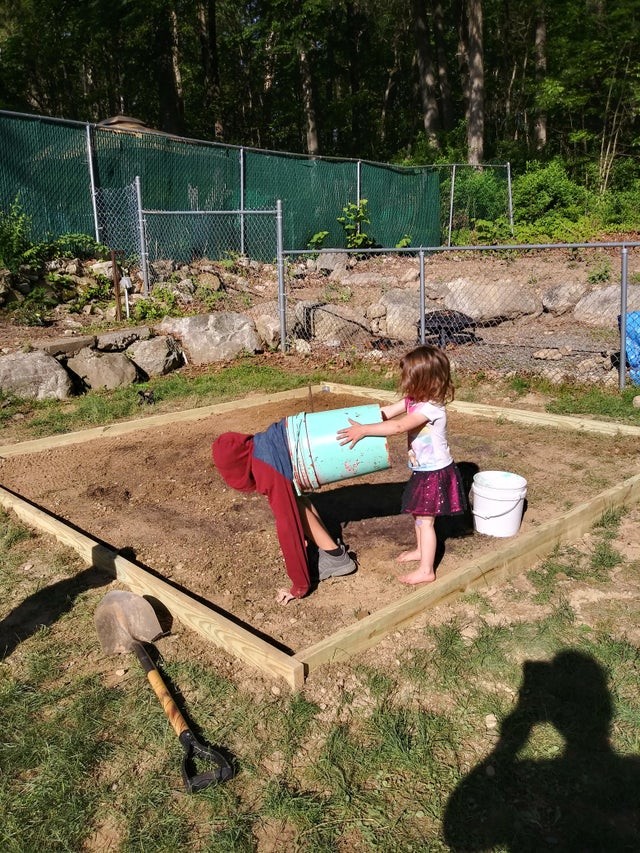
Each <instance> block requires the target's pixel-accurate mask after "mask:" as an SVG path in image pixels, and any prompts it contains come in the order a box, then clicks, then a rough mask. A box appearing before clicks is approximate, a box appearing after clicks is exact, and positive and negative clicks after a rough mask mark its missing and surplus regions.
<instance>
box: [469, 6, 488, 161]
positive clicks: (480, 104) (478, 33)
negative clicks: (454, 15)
mask: <svg viewBox="0 0 640 853" xmlns="http://www.w3.org/2000/svg"><path fill="white" fill-rule="evenodd" d="M467 50H468V57H469V60H468V68H469V112H468V120H467V160H468V162H469V165H471V166H479V165H480V164H481V163H482V160H483V158H484V59H483V41H482V0H467Z"/></svg>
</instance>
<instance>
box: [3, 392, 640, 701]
mask: <svg viewBox="0 0 640 853" xmlns="http://www.w3.org/2000/svg"><path fill="white" fill-rule="evenodd" d="M322 392H325V393H334V394H351V395H353V396H359V397H363V398H366V399H368V400H376V401H382V402H390V401H393V400H396V399H397V395H396V394H395V393H393V392H389V391H381V390H380V389H376V388H365V387H361V386H352V385H344V384H339V383H332V382H327V383H321V384H319V385H313V386H305V387H304V388H299V389H293V390H290V391H281V392H278V393H274V394H270V395H252V396H248V397H245V398H243V399H240V400H233V401H230V402H227V403H220V404H217V405H212V406H203V407H201V408H199V409H189V410H187V411H183V412H171V413H168V414H161V415H152V416H149V417H146V418H143V419H139V420H135V421H125V422H121V423H117V424H112V425H109V426H106V427H97V428H94V429H87V430H82V431H79V432H72V433H65V434H63V435H56V436H50V437H48V438H42V439H35V440H32V441H24V442H20V443H17V444H8V445H3V446H0V457H10V456H16V455H23V454H29V453H38V452H40V451H43V450H48V449H51V448H54V447H62V446H66V445H70V444H79V443H82V442H86V441H91V440H93V439H96V438H105V437H113V436H118V435H125V434H128V433H131V432H136V431H139V430H145V429H152V428H154V427H157V426H164V425H166V424H174V423H176V422H177V421H192V420H200V419H202V418H205V417H210V416H211V415H215V414H218V413H222V412H226V411H237V410H238V409H240V408H241V409H247V408H254V407H257V406H260V405H265V404H269V403H276V402H279V401H284V400H301V401H303V400H304V399H305V398H309V397H310V396H311V395H312V394H318V393H322ZM450 407H451V409H453V410H454V411H456V412H460V413H461V414H465V415H469V416H472V417H482V418H488V419H492V420H506V421H511V422H513V423H520V424H526V425H533V426H549V427H554V428H556V429H571V430H578V431H585V432H594V433H601V434H603V435H609V436H612V437H615V436H616V435H636V436H638V437H639V438H640V428H639V427H634V426H630V425H627V424H616V423H611V422H607V421H594V420H589V419H587V418H573V417H569V416H562V415H548V414H546V413H543V412H529V411H525V410H519V409H509V408H504V407H497V406H488V405H484V404H479V403H464V402H454V403H451V404H450ZM638 501H640V473H639V474H636V475H634V476H632V477H630V478H628V479H626V480H624V481H623V482H621V483H619V484H618V485H616V486H613V487H612V488H610V489H607V490H606V491H604V492H601V493H600V494H598V495H596V496H595V497H594V498H592V499H591V500H589V501H587V502H585V503H583V504H580V505H579V506H576V507H574V508H573V509H571V510H570V511H569V512H567V513H565V514H564V515H562V516H560V517H559V518H556V519H554V520H552V521H549V522H547V523H546V524H543V525H541V526H540V527H538V528H537V529H536V530H532V531H530V532H529V533H527V534H524V535H522V536H519V537H518V538H517V539H516V540H509V541H508V542H506V543H505V545H504V547H502V548H498V549H497V550H496V551H495V552H493V553H492V554H489V555H487V556H485V557H483V558H481V559H479V560H471V561H469V562H467V563H465V564H464V565H462V566H460V567H459V568H457V569H455V570H454V571H452V572H450V573H449V574H447V575H445V576H444V577H443V578H441V579H439V580H438V583H436V584H432V585H429V586H427V587H422V588H419V589H416V590H414V591H412V592H411V593H409V594H408V595H407V596H405V597H404V598H402V599H400V600H398V601H395V602H393V603H392V604H389V605H387V606H386V607H383V608H381V609H380V610H378V611H376V612H375V613H372V614H370V615H369V616H367V617H365V618H364V619H361V620H359V621H358V622H356V623H354V624H353V625H350V626H348V627H346V628H343V629H340V630H339V631H337V632H336V633H334V634H332V635H330V636H329V637H326V638H325V639H323V640H320V641H319V642H318V643H315V644H314V645H312V646H309V647H308V648H306V649H303V650H301V651H298V652H295V653H294V654H291V653H289V652H287V651H283V650H282V648H281V647H279V645H278V644H277V643H276V641H275V640H271V639H270V638H268V637H265V636H264V634H262V633H261V632H260V631H258V630H257V629H255V628H253V627H252V626H250V625H246V624H245V623H243V622H242V621H241V620H240V619H238V618H236V617H235V616H233V614H231V613H226V612H225V611H224V610H222V609H221V608H218V607H215V606H214V605H212V604H210V603H208V602H205V601H203V600H202V599H200V598H198V597H197V596H195V595H192V594H191V593H189V592H187V591H185V590H183V589H180V588H179V587H177V586H175V585H174V584H172V583H170V582H169V581H167V580H165V579H164V578H162V577H161V576H160V575H158V574H156V573H154V572H153V571H151V570H149V569H147V568H144V567H142V566H139V565H137V564H136V563H134V562H133V561H131V560H128V559H126V558H125V557H123V556H122V555H120V554H119V553H118V552H117V551H115V550H113V549H112V548H110V547H109V546H108V545H106V544H105V543H103V542H99V541H98V540H96V539H93V538H92V537H90V536H88V535H86V534H85V533H83V532H81V531H79V530H78V529H76V528H75V527H73V526H72V525H71V524H69V523H67V522H65V521H63V520H61V519H59V518H57V517H56V516H55V515H53V514H52V513H49V512H47V511H45V510H44V509H42V508H40V507H38V506H36V505H35V504H34V503H32V502H30V501H28V500H26V499H24V498H22V497H20V496H19V495H16V494H15V493H13V492H11V491H9V490H8V489H5V488H3V487H1V486H0V505H1V506H2V507H4V508H5V509H7V510H11V511H12V512H14V513H15V514H16V515H17V516H18V517H19V518H20V519H21V520H22V521H23V522H25V523H26V524H27V525H28V526H31V527H34V528H36V529H37V530H40V531H42V532H43V533H46V534H49V535H52V536H54V537H55V538H56V539H57V540H58V541H60V542H61V543H63V544H64V545H67V546H68V547H71V548H73V549H74V550H75V551H76V552H77V553H78V554H79V555H80V556H81V558H82V559H83V560H85V561H86V562H87V563H89V564H90V565H94V566H96V567H97V568H100V569H102V570H107V571H110V572H111V573H112V574H113V576H114V578H115V579H117V580H119V581H121V582H122V583H123V584H125V585H126V586H128V587H129V588H130V589H131V590H132V591H133V592H136V593H137V594H139V595H147V596H151V597H154V598H156V599H158V600H159V601H160V602H162V604H163V605H164V606H165V607H166V608H167V609H168V610H169V612H170V613H171V614H172V616H173V617H175V618H177V619H178V620H179V621H180V622H182V623H183V624H184V625H186V626H187V627H189V628H191V629H192V630H194V631H196V632H197V633H198V634H200V635H201V636H203V637H204V638H205V639H207V640H208V641H210V642H212V643H214V644H215V645H217V646H219V647H220V648H222V649H224V650H225V651H227V652H229V653H230V654H231V655H234V656H236V657H238V658H240V659H241V660H243V661H244V662H245V663H248V664H249V665H250V666H254V667H256V668H257V669H259V670H260V671H261V672H262V673H263V674H264V675H266V676H268V677H273V678H282V679H283V680H284V681H285V682H286V683H287V684H288V685H289V686H290V687H291V689H292V690H297V689H300V688H301V687H302V686H303V684H304V681H305V679H306V677H307V676H308V675H309V674H310V673H311V672H313V671H314V670H315V669H317V668H318V667H320V666H323V665H325V664H328V663H332V662H335V661H341V660H345V659H347V658H348V657H350V656H351V655H353V654H356V653H357V652H359V651H362V650H364V649H367V648H369V647H371V646H373V645H375V644H376V643H377V642H378V641H379V640H380V639H381V638H382V637H383V636H384V635H385V634H387V633H389V632H390V631H392V630H394V629H396V628H398V627H399V626H401V625H404V624H406V623H407V622H409V621H410V620H411V619H413V618H414V617H415V616H417V615H418V614H419V613H422V612H423V611H424V610H426V609H428V608H431V607H434V606H435V605H437V604H441V603H443V602H445V601H449V600H451V599H453V598H455V597H457V596H459V595H461V594H463V593H464V592H466V591H468V590H471V589H477V588H481V587H487V586H489V585H490V584H494V583H496V582H498V581H501V580H504V579H506V578H509V577H513V576H514V575H516V574H517V573H519V572H521V571H523V570H525V569H528V568H531V567H532V566H533V565H534V564H535V563H536V562H537V561H538V560H540V559H542V558H543V557H545V556H546V555H548V554H550V553H551V552H552V551H553V549H554V548H556V547H557V546H558V545H562V544H566V543H568V542H571V541H575V540H576V539H578V538H579V537H580V536H582V535H583V534H584V533H586V532H587V531H588V530H589V529H590V528H591V526H592V525H593V524H594V523H595V522H596V521H597V520H598V518H600V517H601V516H602V515H603V513H604V512H606V511H607V510H611V509H616V508H619V507H621V506H625V505H629V504H633V503H636V502H638Z"/></svg>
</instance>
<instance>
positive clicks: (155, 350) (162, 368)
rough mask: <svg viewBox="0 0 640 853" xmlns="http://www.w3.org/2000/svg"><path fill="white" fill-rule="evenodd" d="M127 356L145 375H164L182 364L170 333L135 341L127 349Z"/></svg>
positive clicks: (176, 345)
mask: <svg viewBox="0 0 640 853" xmlns="http://www.w3.org/2000/svg"><path fill="white" fill-rule="evenodd" d="M127 356H128V357H129V358H130V359H131V361H133V363H134V364H136V365H137V366H138V367H139V368H140V370H142V371H143V372H144V373H146V375H147V376H164V374H165V373H170V372H171V371H172V370H175V369H176V368H177V367H180V365H181V364H182V354H181V352H180V348H179V347H178V344H177V343H176V341H175V339H174V338H172V337H171V336H170V335H158V337H156V338H149V339H148V340H141V341H137V342H136V343H134V344H131V346H130V347H129V348H128V349H127Z"/></svg>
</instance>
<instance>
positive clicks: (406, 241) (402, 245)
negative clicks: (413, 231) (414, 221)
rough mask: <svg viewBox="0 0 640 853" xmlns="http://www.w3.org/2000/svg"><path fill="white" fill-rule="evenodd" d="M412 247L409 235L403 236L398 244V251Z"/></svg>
mask: <svg viewBox="0 0 640 853" xmlns="http://www.w3.org/2000/svg"><path fill="white" fill-rule="evenodd" d="M410 245H411V237H410V236H409V234H405V235H404V236H402V237H401V238H400V239H399V240H398V242H397V243H396V249H408V248H409V246H410Z"/></svg>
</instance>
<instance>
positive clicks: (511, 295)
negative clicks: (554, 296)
mask: <svg viewBox="0 0 640 853" xmlns="http://www.w3.org/2000/svg"><path fill="white" fill-rule="evenodd" d="M446 307H447V308H450V309H451V310H452V311H461V312H462V313H463V314H468V315H469V316H470V317H472V318H473V319H474V320H475V321H476V322H478V323H490V322H496V321H499V320H511V319H514V318H516V317H522V316H524V315H531V314H541V313H542V300H541V299H540V298H539V297H538V296H536V294H535V293H533V292H532V291H531V290H529V289H527V288H525V287H521V286H520V285H519V284H515V283H514V282H512V281H509V280H503V281H492V282H489V283H484V282H482V283H477V282H474V283H471V282H469V281H467V280H466V279H463V278H459V279H455V280H454V281H450V282H449V283H448V294H447V297H446Z"/></svg>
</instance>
